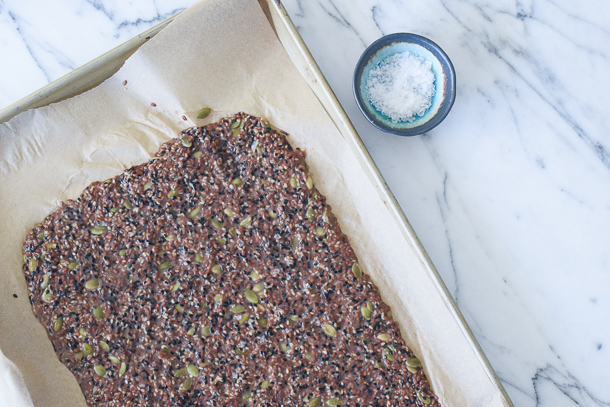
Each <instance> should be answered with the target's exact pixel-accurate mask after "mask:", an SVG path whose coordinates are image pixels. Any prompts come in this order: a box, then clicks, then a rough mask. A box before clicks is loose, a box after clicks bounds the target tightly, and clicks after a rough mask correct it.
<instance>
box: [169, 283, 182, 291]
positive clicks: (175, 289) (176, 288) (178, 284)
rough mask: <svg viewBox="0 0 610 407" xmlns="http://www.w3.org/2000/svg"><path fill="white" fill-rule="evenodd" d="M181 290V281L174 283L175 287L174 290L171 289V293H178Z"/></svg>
mask: <svg viewBox="0 0 610 407" xmlns="http://www.w3.org/2000/svg"><path fill="white" fill-rule="evenodd" d="M179 288H180V282H179V281H176V282H175V283H174V285H173V286H172V288H171V289H170V291H171V292H175V291H178V289H179Z"/></svg>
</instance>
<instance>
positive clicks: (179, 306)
mask: <svg viewBox="0 0 610 407" xmlns="http://www.w3.org/2000/svg"><path fill="white" fill-rule="evenodd" d="M174 308H175V309H176V311H178V312H182V311H184V307H183V306H182V305H180V304H175V305H174Z"/></svg>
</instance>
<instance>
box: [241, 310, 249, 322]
mask: <svg viewBox="0 0 610 407" xmlns="http://www.w3.org/2000/svg"><path fill="white" fill-rule="evenodd" d="M249 319H250V313H248V312H244V313H243V315H242V316H241V318H240V319H239V325H243V324H245V323H246V322H248V320H249Z"/></svg>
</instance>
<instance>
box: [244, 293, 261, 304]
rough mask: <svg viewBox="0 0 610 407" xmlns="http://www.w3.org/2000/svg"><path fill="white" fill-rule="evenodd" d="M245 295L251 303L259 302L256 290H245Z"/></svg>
mask: <svg viewBox="0 0 610 407" xmlns="http://www.w3.org/2000/svg"><path fill="white" fill-rule="evenodd" d="M244 296H245V297H246V299H247V300H248V301H250V302H251V303H254V304H258V295H256V293H255V292H254V291H252V290H245V291H244Z"/></svg>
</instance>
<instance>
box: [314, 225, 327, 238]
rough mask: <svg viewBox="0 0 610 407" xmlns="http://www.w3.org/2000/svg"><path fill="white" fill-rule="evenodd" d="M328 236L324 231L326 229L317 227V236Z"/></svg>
mask: <svg viewBox="0 0 610 407" xmlns="http://www.w3.org/2000/svg"><path fill="white" fill-rule="evenodd" d="M325 234H326V231H325V230H324V228H322V227H320V226H318V227H316V235H318V236H324V235H325Z"/></svg>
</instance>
